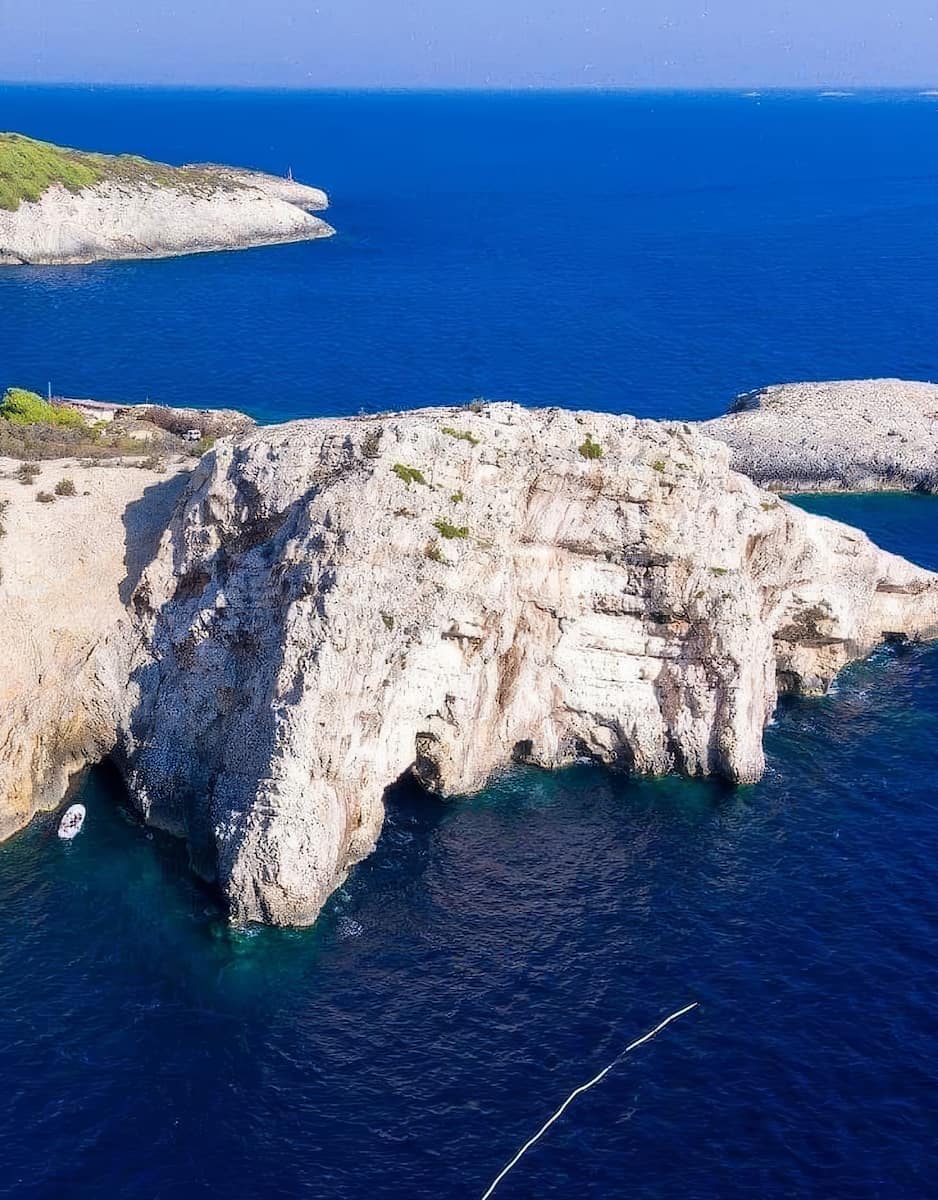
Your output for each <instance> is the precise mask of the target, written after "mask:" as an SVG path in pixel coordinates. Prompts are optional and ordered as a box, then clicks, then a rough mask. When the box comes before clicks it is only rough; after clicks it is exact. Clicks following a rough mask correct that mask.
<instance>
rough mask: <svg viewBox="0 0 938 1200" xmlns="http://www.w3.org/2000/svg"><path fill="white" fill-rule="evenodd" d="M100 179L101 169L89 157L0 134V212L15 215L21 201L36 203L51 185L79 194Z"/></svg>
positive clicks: (23, 138) (22, 138)
mask: <svg viewBox="0 0 938 1200" xmlns="http://www.w3.org/2000/svg"><path fill="white" fill-rule="evenodd" d="M101 177H102V169H101V166H100V164H99V163H98V162H96V161H95V156H94V155H92V154H82V153H81V152H80V151H78V150H66V149H65V148H64V147H62V146H53V145H52V144H51V143H49V142H36V141H34V140H33V139H32V138H28V137H23V136H22V135H21V134H18V133H0V208H5V209H7V210H8V211H9V212H16V210H17V209H18V208H19V206H20V204H21V203H22V202H23V201H24V200H38V199H39V198H40V196H42V194H43V192H45V190H46V188H48V187H51V185H52V184H53V183H60V184H61V185H62V187H64V188H66V189H67V190H68V191H70V192H80V191H82V189H83V188H87V187H91V186H92V185H93V184H95V183H97V182H98V180H99V179H101Z"/></svg>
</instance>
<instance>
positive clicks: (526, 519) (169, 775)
mask: <svg viewBox="0 0 938 1200" xmlns="http://www.w3.org/2000/svg"><path fill="white" fill-rule="evenodd" d="M48 469H50V468H49V467H48V465H44V467H43V470H44V471H45V470H48ZM81 470H82V471H85V468H81ZM88 474H94V472H92V471H91V470H90V469H89V471H88ZM96 478H100V479H101V480H102V481H103V482H102V483H101V484H100V485H96V486H99V487H100V489H101V490H100V492H96V491H95V490H94V489H93V488H92V487H88V488H86V486H85V476H84V475H82V476H81V477H79V478H76V480H75V483H76V492H77V493H78V494H76V495H74V496H73V497H70V498H69V499H67V501H63V502H62V503H57V504H55V505H49V506H48V511H43V512H42V521H43V522H44V524H43V526H42V529H41V531H40V532H41V533H42V537H43V539H44V540H43V541H42V544H41V546H39V547H38V548H37V545H36V538H37V534H36V533H34V531H33V530H32V529H31V525H32V524H33V523H34V522H33V517H34V513H35V510H36V509H37V507H38V506H37V505H36V504H35V500H34V499H33V498H32V497H31V496H30V495H29V493H28V492H27V490H26V489H24V488H23V487H22V486H21V485H20V484H19V483H18V482H16V481H15V480H14V479H12V478H11V479H9V480H7V481H3V482H2V483H0V490H2V497H3V498H4V499H5V500H6V501H7V510H6V513H5V514H4V521H5V524H6V528H7V535H6V537H4V538H2V539H0V566H2V570H3V578H2V582H0V639H2V642H3V644H4V645H5V646H8V647H10V650H9V654H10V655H12V656H13V658H14V660H15V664H14V666H13V667H12V669H11V668H10V667H9V666H8V667H7V669H6V671H5V674H4V689H5V698H6V703H5V704H4V705H3V706H0V805H2V808H3V812H2V825H0V828H2V829H3V831H4V832H10V831H12V830H13V829H14V828H16V827H17V826H20V825H22V824H24V823H25V822H26V821H27V820H28V819H29V817H30V815H31V814H32V813H33V812H34V811H36V810H37V809H39V808H42V807H49V806H52V805H54V804H56V803H57V802H58V800H59V799H60V798H61V796H62V794H63V792H64V790H65V787H66V785H67V780H68V777H69V775H70V774H72V773H73V772H74V771H75V770H77V769H78V768H79V767H80V766H81V765H82V764H83V763H90V762H94V761H97V760H99V759H101V758H104V757H109V758H111V760H112V761H113V762H114V763H115V764H116V765H117V766H118V768H119V769H120V770H121V772H122V773H123V775H124V778H125V779H126V781H127V784H128V788H129V793H130V796H131V800H132V802H133V803H134V805H135V806H136V807H137V808H138V810H139V812H140V813H141V815H142V816H143V818H144V819H145V820H146V821H148V822H150V823H151V824H153V825H155V826H159V827H161V828H163V829H166V830H169V831H171V832H173V833H175V834H178V835H179V836H181V837H184V838H186V839H187V840H188V843H189V846H190V850H191V856H192V861H193V864H194V866H195V868H196V869H197V870H198V871H200V872H201V873H202V874H203V875H205V876H206V877H208V878H213V879H216V880H217V881H218V884H219V886H220V887H221V889H222V891H223V892H224V894H225V895H226V897H227V899H228V903H229V907H230V913H231V917H232V920H234V921H236V922H247V921H264V922H270V923H274V924H286V925H289V924H307V923H309V922H311V921H313V920H314V919H315V917H316V915H317V913H318V912H319V910H320V908H321V906H322V904H323V903H324V902H325V900H326V899H327V897H328V896H329V894H330V893H331V891H332V890H333V889H334V888H336V887H337V886H338V885H339V884H340V882H341V881H342V879H343V878H344V876H345V873H346V872H347V870H348V868H349V867H350V865H351V864H353V863H355V862H356V861H358V860H360V859H361V858H362V857H363V856H365V855H367V854H368V853H369V852H370V850H371V849H372V848H373V846H374V844H375V840H376V838H377V837H378V834H379V832H380V829H381V825H382V820H383V811H384V810H383V797H384V793H385V791H386V789H387V788H388V786H389V785H391V784H393V783H395V782H396V781H397V780H399V779H400V778H401V777H402V776H404V775H405V774H407V773H408V772H412V773H413V774H414V775H416V777H417V778H418V779H419V780H420V781H422V783H423V784H424V785H425V786H426V787H427V788H428V790H430V791H431V792H434V793H436V794H439V795H441V796H451V795H455V794H460V793H465V792H469V791H472V790H475V789H477V788H479V787H481V786H482V785H483V784H484V783H485V781H486V780H487V779H488V778H489V777H490V776H491V774H492V773H493V772H494V771H497V770H498V769H500V768H502V767H504V766H506V765H507V764H510V763H512V762H523V763H530V764H536V765H539V766H541V767H545V768H549V767H559V766H562V765H563V764H565V763H570V762H573V761H575V760H578V759H583V758H586V759H590V760H594V761H597V762H601V763H606V764H609V765H610V766H613V767H618V768H622V769H626V770H630V771H635V772H642V773H651V774H656V773H663V772H667V771H680V772H683V773H686V774H688V775H710V774H716V775H720V776H723V777H725V778H726V779H728V780H731V781H734V782H739V783H745V782H748V781H752V780H755V779H757V778H758V777H759V776H760V774H761V772H762V771H763V768H764V758H763V751H762V732H763V729H764V726H765V724H766V722H767V721H768V719H769V718H770V716H771V714H772V712H773V710H774V708H775V705H776V700H777V696H778V694H779V691H784V690H789V691H797V692H804V693H813V692H821V691H823V690H824V689H825V688H826V687H827V686H828V685H829V683H830V682H831V680H832V679H833V678H834V676H835V675H836V673H837V672H838V671H839V670H840V669H841V668H842V667H843V666H845V665H846V664H847V663H849V662H851V661H853V660H854V659H856V658H858V657H860V656H862V655H865V654H867V653H868V652H869V651H870V650H871V649H872V648H873V647H874V646H876V645H877V644H878V643H879V642H880V641H882V640H883V639H884V638H927V637H933V636H935V635H936V634H938V576H935V575H933V574H931V573H929V572H927V571H925V570H922V569H920V568H918V567H915V566H913V565H912V564H910V563H908V562H906V561H905V560H903V559H901V558H898V557H896V556H894V555H891V554H888V553H886V552H885V551H883V550H880V549H878V548H877V547H876V546H874V545H873V544H872V543H871V542H870V541H869V539H868V538H867V537H866V536H865V535H864V534H862V533H860V532H858V531H857V530H854V529H851V528H849V527H847V526H844V525H840V524H838V523H836V522H833V521H829V520H825V519H823V518H819V517H814V516H811V515H809V514H807V513H805V512H803V511H801V510H799V509H797V508H794V507H792V506H791V505H789V504H787V503H785V502H784V501H783V500H781V499H779V498H778V497H777V496H774V495H772V494H770V493H769V492H766V491H764V490H762V489H760V488H759V487H758V486H757V485H756V484H754V483H753V482H752V481H750V480H749V479H748V478H746V477H744V476H743V475H741V474H739V473H738V472H736V471H734V470H733V469H732V467H731V465H730V452H729V450H728V449H727V447H726V446H724V445H721V444H720V443H718V442H716V441H714V440H712V439H711V438H709V437H706V436H704V434H703V433H702V432H701V430H700V429H699V428H694V427H692V426H690V425H686V424H681V423H657V422H652V421H637V420H634V419H632V418H629V417H615V416H609V415H602V414H595V413H590V414H586V413H573V412H568V411H564V410H560V409H548V410H540V411H538V410H530V409H525V408H521V407H518V406H516V405H512V404H486V405H475V406H472V408H471V409H451V410H448V409H429V410H424V411H419V412H413V413H401V414H396V415H390V416H383V417H361V418H352V419H334V420H332V419H326V420H309V421H298V422H293V423H291V424H287V425H281V426H273V427H261V428H255V429H253V430H249V431H248V432H247V433H245V434H243V435H240V436H237V437H233V438H223V439H222V440H220V441H219V442H218V444H217V445H216V447H215V448H214V450H212V451H211V452H209V453H208V454H206V455H205V456H204V457H203V458H202V459H201V460H200V461H199V463H198V465H197V466H196V467H195V469H194V470H193V471H192V473H191V475H189V476H188V478H186V477H185V476H184V475H170V474H167V475H165V476H159V477H155V476H151V475H149V474H148V473H147V472H146V471H137V470H135V471H128V472H126V473H124V472H123V471H122V469H121V468H110V469H106V470H102V469H100V468H99V469H97V475H96ZM86 490H87V491H88V495H85V494H84V493H85V491H86ZM66 505H67V506H73V507H66ZM63 512H67V513H68V522H64V521H62V520H61V514H62V513H63ZM81 531H85V533H84V540H82V538H81V537H80V536H79V534H80V533H81ZM76 594H78V595H80V596H81V597H82V601H81V603H82V604H83V605H86V606H87V610H88V611H87V613H83V611H82V610H79V611H78V612H77V613H76V614H75V615H74V616H73V615H70V609H69V604H70V598H71V597H74V596H75V595H76ZM30 606H31V608H32V609H33V610H35V611H36V613H37V614H38V615H37V616H36V617H35V618H34V624H33V627H32V628H31V629H30V630H29V636H28V637H27V638H24V636H23V635H22V633H21V634H20V635H19V636H13V637H12V638H11V631H15V630H17V629H20V628H21V627H22V626H23V624H24V613H25V612H26V610H27V609H28V608H30ZM46 613H48V614H50V615H48V616H46V615H43V614H46Z"/></svg>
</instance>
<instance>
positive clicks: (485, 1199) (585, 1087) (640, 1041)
mask: <svg viewBox="0 0 938 1200" xmlns="http://www.w3.org/2000/svg"><path fill="white" fill-rule="evenodd" d="M697 1004H698V1001H696V1000H695V1001H694V1002H693V1004H688V1005H685V1007H684V1008H679V1009H678V1010H677V1012H673V1013H671V1015H670V1017H665V1019H664V1020H663V1021H662V1022H661V1023H660V1024H659V1025H656V1026H655V1027H654V1029H650V1030H649V1031H648V1033H646V1034H643V1035H642V1036H641V1037H640V1038H637V1039H636V1040H635V1041H634V1042H632V1043H631V1044H630V1045H628V1046H626V1048H625V1049H624V1050H623V1051H622V1053H621V1054H620V1055H619V1056H618V1057H617V1058H614V1059H613V1060H612V1062H611V1063H610V1064H609V1066H608V1067H603V1069H602V1070H601V1071H600V1072H599V1074H598V1075H594V1076H593V1078H592V1079H591V1080H590V1081H589V1083H581V1084H580V1086H579V1087H578V1088H576V1089H575V1090H574V1091H572V1092H571V1093H570V1095H569V1096H568V1097H567V1098H566V1100H564V1102H563V1104H561V1106H560V1107H559V1108H558V1109H557V1111H556V1112H555V1113H554V1115H553V1116H552V1117H551V1118H550V1120H548V1121H545V1122H544V1124H543V1125H542V1126H541V1127H540V1129H539V1130H538V1131H537V1133H536V1134H535V1135H534V1137H532V1138H529V1139H528V1140H527V1141H526V1142H525V1143H524V1145H523V1146H522V1147H521V1149H520V1150H519V1151H518V1153H517V1154H516V1155H515V1156H514V1158H513V1159H512V1160H511V1162H510V1163H508V1165H507V1166H505V1167H503V1168H502V1169H501V1171H499V1173H498V1174H497V1175H496V1176H495V1178H494V1179H493V1180H492V1182H491V1183H490V1184H489V1187H488V1190H487V1191H486V1192H485V1194H484V1195H483V1196H482V1200H489V1196H491V1194H492V1193H493V1192H494V1191H495V1189H496V1188H497V1187H498V1185H499V1184H500V1183H501V1181H502V1180H503V1179H504V1178H505V1176H506V1175H507V1174H508V1172H509V1171H510V1170H511V1169H512V1167H513V1166H515V1165H516V1164H517V1163H518V1162H519V1161H520V1159H521V1157H522V1155H524V1154H527V1152H528V1151H529V1150H530V1149H531V1147H532V1146H533V1145H534V1143H535V1142H538V1141H540V1139H541V1138H542V1137H543V1136H544V1134H545V1133H546V1132H547V1131H548V1129H550V1127H551V1125H553V1123H554V1122H555V1121H556V1120H558V1119H559V1118H560V1117H562V1116H563V1114H564V1112H566V1110H567V1108H568V1107H569V1106H570V1105H571V1104H572V1103H573V1101H574V1100H575V1099H576V1098H577V1096H582V1095H583V1093H584V1092H588V1091H589V1090H590V1088H591V1087H595V1085H596V1084H597V1083H599V1081H600V1080H601V1079H605V1078H606V1076H607V1075H608V1074H609V1072H610V1071H611V1070H612V1068H613V1067H615V1066H618V1064H619V1063H620V1062H621V1061H622V1060H623V1058H625V1056H626V1055H627V1054H628V1053H630V1052H631V1051H632V1050H637V1049H638V1047H639V1046H642V1045H644V1044H645V1042H650V1041H651V1039H652V1038H653V1037H654V1036H655V1035H656V1034H658V1033H660V1032H661V1031H662V1029H664V1027H665V1026H666V1025H670V1024H671V1022H672V1021H676V1020H677V1019H678V1017H683V1016H684V1014H685V1013H689V1012H690V1011H691V1009H692V1008H696V1007H697Z"/></svg>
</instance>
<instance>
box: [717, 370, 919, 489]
mask: <svg viewBox="0 0 938 1200" xmlns="http://www.w3.org/2000/svg"><path fill="white" fill-rule="evenodd" d="M700 429H701V431H702V432H703V433H706V434H708V435H709V436H710V437H715V438H719V440H720V441H722V442H726V444H727V445H728V446H729V447H730V449H731V450H732V455H733V457H732V465H733V466H734V468H735V469H736V470H737V471H742V472H743V474H745V475H748V476H749V477H750V478H751V479H754V480H755V481H756V482H757V483H759V484H761V485H762V486H763V487H767V488H771V489H772V490H773V491H781V492H864V491H918V492H938V386H936V385H935V384H933V383H913V382H910V381H908V380H904V379H853V380H844V381H841V382H833V383H787V384H780V385H778V386H776V387H769V388H764V389H762V390H761V391H758V392H749V393H747V394H746V395H743V396H739V397H738V398H737V399H736V400H735V401H734V403H733V405H732V407H731V408H730V410H729V413H728V414H727V415H726V416H725V417H719V418H718V419H717V420H715V421H704V422H701V424H700Z"/></svg>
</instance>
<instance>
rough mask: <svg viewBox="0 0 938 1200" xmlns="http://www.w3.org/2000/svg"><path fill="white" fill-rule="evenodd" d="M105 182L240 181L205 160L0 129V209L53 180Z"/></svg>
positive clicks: (195, 184)
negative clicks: (176, 161) (172, 161)
mask: <svg viewBox="0 0 938 1200" xmlns="http://www.w3.org/2000/svg"><path fill="white" fill-rule="evenodd" d="M104 181H112V182H114V183H116V184H118V185H120V186H121V187H122V188H124V187H129V188H134V187H140V186H147V187H171V188H175V189H176V191H178V192H182V193H187V194H190V195H197V194H199V195H201V194H204V193H206V192H213V191H219V190H223V191H231V190H234V189H237V188H239V187H242V186H243V181H242V180H241V179H240V178H239V176H238V173H237V172H226V171H225V170H224V169H216V168H214V167H212V166H210V165H205V166H187V167H172V166H169V165H168V164H167V163H158V162H150V161H149V159H146V158H140V157H139V155H136V154H92V153H89V152H88V151H85V150H72V149H70V148H69V147H68V146H55V145H53V144H52V143H51V142H39V141H36V139H35V138H30V137H24V136H23V134H21V133H0V209H6V210H7V211H8V212H16V210H17V209H18V208H19V206H20V205H21V204H22V203H23V201H24V200H26V201H30V200H39V199H41V197H42V196H43V194H44V193H45V192H46V190H47V189H48V188H50V187H52V185H53V184H56V183H58V184H61V186H62V187H64V188H65V189H66V190H67V191H69V192H74V193H78V192H82V191H84V190H85V188H89V187H94V185H95V184H96V183H102V182H104Z"/></svg>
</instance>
